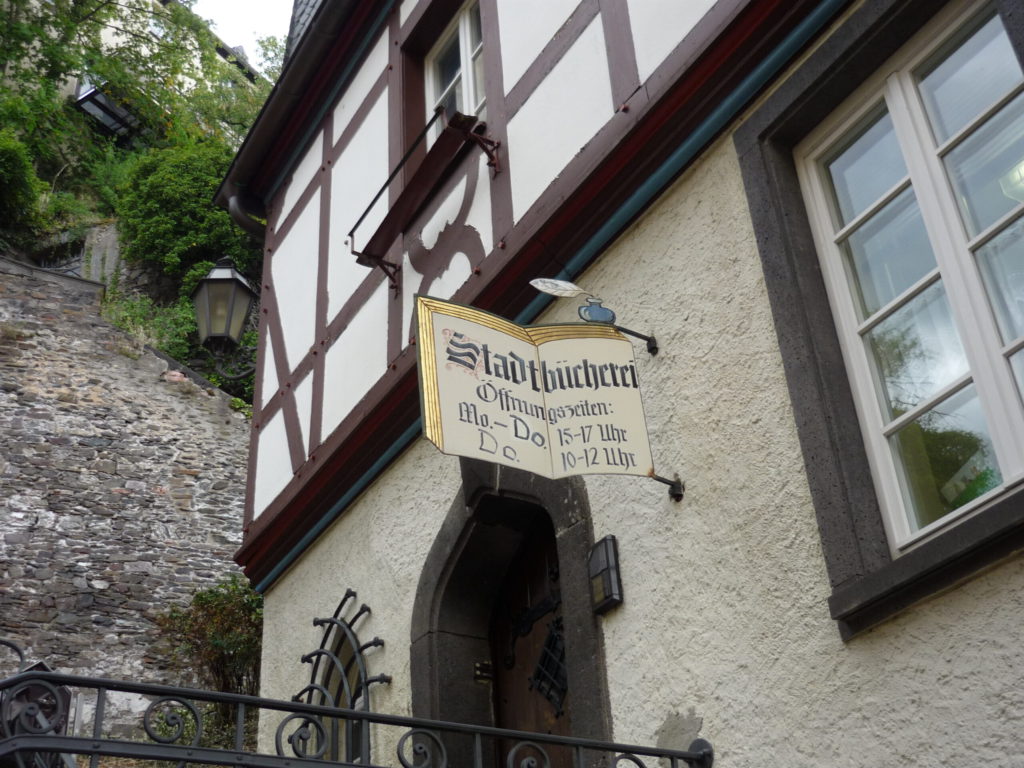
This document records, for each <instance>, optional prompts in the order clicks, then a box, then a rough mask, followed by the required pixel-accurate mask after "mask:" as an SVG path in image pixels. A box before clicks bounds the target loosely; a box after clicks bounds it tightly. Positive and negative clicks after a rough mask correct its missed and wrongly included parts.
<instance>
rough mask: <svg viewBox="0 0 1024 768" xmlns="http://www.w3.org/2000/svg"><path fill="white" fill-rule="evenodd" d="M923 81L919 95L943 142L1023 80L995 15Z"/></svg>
mask: <svg viewBox="0 0 1024 768" xmlns="http://www.w3.org/2000/svg"><path fill="white" fill-rule="evenodd" d="M930 66H931V69H930V71H927V72H926V73H925V74H924V76H923V77H922V79H921V85H920V88H921V95H922V97H923V98H924V104H925V108H926V109H927V110H928V117H929V118H930V119H931V123H932V128H933V130H934V131H935V136H936V139H937V140H938V142H939V143H940V144H941V143H943V142H944V141H946V139H948V138H949V137H950V136H952V135H953V134H954V133H956V132H957V131H959V130H960V129H961V128H963V127H964V126H965V125H967V123H969V122H970V121H971V120H972V119H973V118H975V117H977V116H978V115H979V114H981V113H982V112H983V111H984V110H985V109H987V108H988V107H990V106H992V105H993V104H995V103H996V102H997V101H998V100H999V99H1000V98H1001V97H1002V96H1004V95H1005V94H1007V93H1009V92H1010V89H1012V88H1013V87H1014V86H1015V85H1016V84H1017V83H1019V82H1020V81H1021V69H1020V64H1019V63H1018V62H1017V57H1016V56H1015V55H1014V53H1013V48H1012V47H1011V46H1010V41H1009V39H1008V38H1007V37H1006V31H1005V30H1004V29H1003V24H1002V22H1001V21H1000V20H999V17H998V16H995V17H993V18H991V19H989V21H988V22H987V23H986V24H985V25H984V26H982V27H981V28H980V29H979V30H978V31H977V32H975V33H974V34H973V35H971V37H970V38H968V39H967V40H966V41H965V42H964V43H963V44H962V45H960V47H959V48H957V49H956V50H955V51H953V53H952V54H950V55H949V56H948V57H945V58H944V59H942V60H940V61H939V62H938V63H937V64H933V65H930Z"/></svg>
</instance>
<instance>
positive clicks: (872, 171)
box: [218, 0, 1024, 766]
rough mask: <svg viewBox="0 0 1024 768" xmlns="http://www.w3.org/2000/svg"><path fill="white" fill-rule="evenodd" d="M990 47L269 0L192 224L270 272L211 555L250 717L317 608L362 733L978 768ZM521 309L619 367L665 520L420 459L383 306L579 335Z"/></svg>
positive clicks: (1016, 320)
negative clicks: (257, 254) (268, 21)
mask: <svg viewBox="0 0 1024 768" xmlns="http://www.w3.org/2000/svg"><path fill="white" fill-rule="evenodd" d="M1022 54H1024V13H1022V11H1021V7H1020V4H1019V2H1017V1H1016V0H990V1H989V2H975V1H973V0H948V1H947V0H854V1H852V2H851V1H850V0H469V2H464V0H402V1H401V2H398V1H397V0H391V1H390V2H385V1H382V0H329V1H328V2H309V1H306V0H299V1H298V2H296V4H295V13H294V17H293V28H292V39H291V41H290V49H289V58H288V60H287V62H286V66H285V68H284V71H283V74H282V76H281V78H280V80H279V82H278V83H277V85H276V87H275V89H274V92H273V94H272V96H271V98H270V100H269V102H268V103H267V104H266V106H265V107H264V109H263V112H262V114H261V115H260V118H259V120H258V122H257V123H256V125H255V127H254V128H253V129H252V131H251V132H250V134H249V136H248V138H247V140H246V142H245V144H244V145H243V147H242V149H241V151H240V152H239V154H238V156H237V157H236V159H235V161H234V164H233V166H232V167H231V170H230V172H229V174H228V176H227V178H226V179H225V181H224V183H223V185H222V186H221V189H220V192H219V196H218V200H219V202H220V203H221V204H222V205H224V206H226V207H229V208H230V210H231V211H232V212H233V215H234V216H235V218H236V220H237V221H239V222H240V223H241V224H242V225H243V226H246V227H247V228H250V229H252V230H254V231H260V232H262V233H263V234H264V243H265V254H264V264H265V268H264V275H263V280H262V285H261V286H260V293H261V312H262V315H261V317H260V348H259V359H258V376H259V379H258V385H257V388H256V395H255V403H254V406H255V414H254V417H253V429H252V438H251V456H250V468H249V480H248V491H247V510H246V517H245V534H244V542H243V545H242V547H241V549H240V550H239V552H238V554H237V560H238V561H239V563H240V564H241V565H242V566H244V568H245V570H246V573H247V574H248V576H249V578H250V579H251V580H252V582H253V583H254V584H255V585H256V587H257V588H258V589H259V590H260V591H261V592H263V593H264V596H265V600H266V606H265V621H266V625H265V641H264V669H263V674H264V688H265V690H266V693H267V695H272V696H275V697H281V698H284V697H287V696H288V695H290V694H292V693H295V692H296V691H297V690H299V689H300V688H301V687H302V685H303V684H304V683H305V680H304V679H303V678H302V675H303V673H302V671H301V670H299V669H297V666H298V665H297V663H296V662H295V651H296V650H305V649H306V648H307V647H310V646H315V645H316V638H317V637H318V632H319V629H318V628H316V627H314V626H313V625H312V623H311V619H312V618H313V617H315V616H321V617H322V616H329V615H331V613H332V611H334V609H335V606H336V605H337V604H338V602H339V600H341V598H342V597H343V596H344V595H345V594H346V591H347V590H349V589H351V590H353V591H354V592H355V593H356V594H357V596H358V597H357V598H355V599H352V600H350V602H349V604H348V605H349V608H351V609H352V610H353V611H354V610H355V609H356V606H357V605H362V604H365V606H368V610H363V611H361V612H360V614H359V616H358V619H354V618H351V617H352V614H349V618H350V620H351V626H352V627H355V628H356V629H357V630H358V632H357V633H356V634H358V636H359V637H360V638H362V639H363V640H366V639H369V638H371V637H377V638H380V639H381V640H382V641H383V644H382V645H375V646H373V647H369V648H367V649H366V650H365V653H364V652H363V651H360V650H359V645H360V644H359V643H357V642H355V641H353V640H352V639H351V638H349V639H348V640H346V641H345V642H346V643H348V645H344V644H342V645H344V648H342V646H339V647H338V648H337V649H336V650H337V653H338V656H339V658H342V657H344V658H349V659H352V658H355V656H356V655H358V656H359V658H360V660H361V661H360V663H363V662H365V664H366V667H367V670H368V672H369V676H370V677H371V678H372V677H373V676H378V677H379V676H380V675H386V676H387V677H388V678H389V681H388V682H386V684H385V681H384V678H379V683H380V684H376V685H373V686H371V687H369V688H368V689H367V690H366V691H363V692H362V694H361V695H363V696H365V697H369V698H370V700H372V705H373V708H374V709H375V710H377V711H383V712H392V713H397V714H412V715H415V716H422V717H432V718H439V719H443V720H450V721H459V722H470V723H477V724H481V723H482V724H493V725H498V726H502V727H510V728H516V729H521V730H535V731H542V732H553V733H563V734H572V735H576V736H583V737H591V738H603V739H612V738H614V739H615V740H617V741H622V742H627V743H654V742H656V743H658V744H660V745H664V746H671V747H678V748H685V747H686V746H687V745H688V744H689V743H690V740H692V739H693V738H694V737H695V736H696V735H698V733H699V734H700V735H701V736H704V737H706V738H708V739H710V740H711V741H712V742H713V743H714V745H715V749H716V753H717V757H716V762H717V764H719V765H723V766H741V765H753V764H755V763H759V762H760V761H762V760H763V761H764V762H770V763H778V764H787V765H808V766H811V765H813V766H826V765H827V766H861V765H868V764H875V763H879V764H881V763H888V762H898V763H899V764H905V765H921V766H934V765H953V764H959V763H961V762H963V761H965V760H968V759H970V760H973V761H978V762H986V763H991V764H993V765H1012V764H1015V762H1016V761H1018V760H1019V754H1020V748H1019V741H1018V739H1017V738H1016V734H1015V732H1014V731H1015V728H1014V723H1015V722H1016V720H1017V719H1018V716H1019V713H1020V711H1021V707H1022V704H1024V702H1022V693H1021V690H1022V688H1021V685H1020V680H1019V678H1018V675H1019V674H1020V673H1021V672H1022V670H1024V653H1022V651H1021V647H1022V639H1024V638H1022V630H1021V622H1020V614H1018V611H1019V610H1020V608H1021V605H1020V604H1021V595H1022V594H1024V562H1022V561H1021V559H1020V558H1019V557H1017V556H1016V553H1017V551H1018V550H1019V549H1020V547H1021V546H1022V543H1024V502H1022V499H1024V495H1022V491H1021V481H1022V479H1024V403H1022V398H1021V391H1022V389H1024V351H1022V348H1024V202H1022V201H1024V138H1022V137H1024V74H1022V68H1021V59H1022ZM264 222H265V225H264ZM538 277H553V278H557V279H561V280H569V281H573V282H575V283H577V284H578V285H580V286H581V287H582V288H584V289H585V290H586V291H588V292H590V293H591V294H593V295H595V296H599V297H601V299H603V301H604V303H605V304H606V305H607V306H609V307H612V308H614V310H615V311H616V313H617V315H618V320H617V322H618V323H620V324H621V325H622V326H625V327H627V328H629V329H631V330H634V331H637V332H639V333H641V334H644V335H653V336H654V337H656V339H657V346H658V351H657V353H656V354H652V353H650V352H648V350H647V349H646V348H645V345H644V344H643V343H642V342H640V341H637V343H636V354H635V365H636V369H637V371H638V374H639V380H640V383H641V386H642V389H643V395H644V407H645V411H646V418H647V427H648V431H649V437H650V446H651V453H652V456H653V461H654V465H655V470H656V472H657V473H658V474H659V475H661V476H663V477H666V478H675V476H677V475H678V477H679V478H680V480H681V481H682V482H683V483H684V484H685V495H684V497H683V499H682V501H676V500H674V499H673V498H672V497H671V496H670V495H669V494H667V493H666V486H665V485H663V484H660V483H658V482H656V481H654V480H652V479H647V478H639V477H626V476H620V475H602V474H593V475H586V476H579V477H572V478H566V479H561V480H549V479H544V478H542V477H539V476H537V475H534V474H530V473H528V472H524V471H521V470H516V469H514V468H510V467H507V466H498V465H497V464H493V463H488V462H485V461H478V460H469V459H459V458H456V457H453V456H447V455H444V454H442V453H440V452H439V451H438V450H436V449H435V448H434V446H432V445H431V444H430V443H428V442H427V441H425V440H424V439H422V437H421V433H422V424H421V421H420V398H419V392H418V383H417V381H418V380H417V369H416V359H417V350H416V344H415V334H416V316H415V312H414V307H415V303H414V298H415V297H416V296H417V294H422V295H428V296H432V297H436V298H439V299H448V300H451V301H453V302H457V303H460V304H464V305H470V306H473V307H476V308H479V309H483V310H487V311H489V312H491V313H494V314H496V315H500V316H503V317H505V318H508V319H510V320H513V321H515V322H517V323H520V324H530V323H548V322H573V321H578V317H577V314H576V313H577V302H575V301H573V300H570V299H552V298H551V297H550V296H545V295H543V294H540V293H538V292H537V291H536V290H534V288H532V287H531V286H530V284H529V281H530V280H531V279H533V278H538ZM609 535H613V536H615V537H616V541H617V555H618V563H617V565H618V570H619V572H620V574H621V583H622V594H621V598H622V599H621V604H619V605H617V606H615V607H612V608H610V609H609V608H608V604H607V603H603V604H600V605H598V604H596V603H595V599H594V596H593V595H592V591H591V586H592V585H591V575H592V574H591V572H590V571H589V570H588V568H589V567H590V566H592V565H593V563H594V559H595V557H596V552H605V550H604V549H598V550H595V547H596V546H597V545H598V544H599V543H600V542H602V541H603V540H604V539H605V537H606V536H609ZM598 611H601V612H598ZM346 626H349V624H346ZM354 636H355V635H353V637H354ZM332 642H333V641H332ZM345 648H347V649H348V650H345ZM353 649H355V650H353ZM307 677H308V675H307ZM364 677H365V675H364Z"/></svg>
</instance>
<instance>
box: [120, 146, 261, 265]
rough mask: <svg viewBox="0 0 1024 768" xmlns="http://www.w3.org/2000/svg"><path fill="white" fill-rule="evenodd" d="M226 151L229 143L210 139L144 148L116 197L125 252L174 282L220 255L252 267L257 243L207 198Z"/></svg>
mask: <svg viewBox="0 0 1024 768" xmlns="http://www.w3.org/2000/svg"><path fill="white" fill-rule="evenodd" d="M231 157H232V150H231V148H230V147H228V146H227V145H226V144H223V143H221V142H219V141H217V140H215V139H209V140H205V141H201V142H196V143H183V144H179V145H177V146H173V147H166V148H163V149H151V150H149V151H148V152H147V153H146V154H145V155H144V156H143V157H142V158H141V159H140V160H139V161H138V162H137V163H136V164H135V166H134V167H133V168H132V169H131V171H130V172H129V174H128V177H127V184H126V187H125V189H124V190H123V191H122V193H121V195H120V198H119V200H118V202H117V213H118V218H119V221H120V232H121V238H122V244H123V255H124V257H125V258H126V259H128V260H129V261H134V262H136V263H141V264H145V265H148V266H151V267H153V268H155V269H157V270H159V271H160V272H162V273H163V274H165V275H168V276H171V277H173V278H174V279H175V283H176V284H177V283H180V280H181V278H182V277H184V275H185V274H186V273H187V272H188V271H189V270H190V269H191V268H192V267H193V266H195V265H196V264H198V263H200V262H214V261H216V260H217V259H218V258H220V257H222V256H230V257H231V258H232V259H233V260H234V261H235V264H236V265H237V266H238V267H239V269H240V270H241V271H243V272H244V271H247V270H249V269H251V268H252V266H253V265H254V263H255V262H256V260H257V259H258V256H259V252H258V247H257V246H256V244H255V243H254V242H253V241H252V238H251V237H250V236H249V235H247V234H246V233H245V232H243V231H242V230H241V229H239V228H238V227H236V226H235V224H234V223H233V222H232V221H231V218H230V216H228V214H227V212H226V211H224V210H223V209H221V208H217V207H215V206H214V205H213V204H212V200H213V196H214V193H215V192H216V190H217V187H218V185H219V184H220V181H221V179H222V178H223V176H224V173H225V172H226V171H227V168H228V165H229V164H230V162H231ZM193 284H194V283H193Z"/></svg>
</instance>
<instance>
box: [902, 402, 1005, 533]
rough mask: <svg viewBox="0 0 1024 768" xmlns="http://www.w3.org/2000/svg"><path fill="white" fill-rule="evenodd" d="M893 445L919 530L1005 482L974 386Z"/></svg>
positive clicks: (921, 420)
mask: <svg viewBox="0 0 1024 768" xmlns="http://www.w3.org/2000/svg"><path fill="white" fill-rule="evenodd" d="M891 444H892V449H893V453H894V454H895V456H896V458H897V460H898V463H899V465H900V467H901V469H902V473H901V475H902V480H903V492H904V496H905V497H906V501H907V506H908V508H909V509H910V510H911V514H910V521H909V522H910V525H911V529H912V530H914V531H917V530H920V529H921V528H923V527H925V526H926V525H928V524H929V523H933V522H935V521H936V520H938V519H940V518H942V517H944V516H946V515H948V514H949V513H950V512H953V511H954V510H956V509H958V508H960V507H962V506H963V505H964V504H967V503H968V502H970V501H972V500H974V499H976V498H978V497H979V496H981V495H983V494H985V493H987V492H988V491H990V490H992V489H993V488H997V487H998V486H999V485H1000V484H1001V483H1002V482H1003V478H1002V474H1001V473H1000V471H999V466H998V464H997V463H996V459H995V453H994V451H993V449H992V443H991V441H990V439H989V434H988V427H987V426H986V424H985V417H984V415H983V414H982V412H981V404H980V402H979V401H978V397H977V395H976V394H975V392H974V386H973V385H972V386H969V387H965V388H964V389H962V390H961V391H959V392H957V393H956V394H955V395H953V396H952V397H949V398H947V399H946V400H944V401H942V402H941V403H939V405H937V406H936V407H935V408H933V409H932V410H930V411H927V412H926V413H924V414H922V415H921V416H920V417H919V418H917V419H915V420H914V421H913V422H911V423H910V424H908V425H907V426H906V427H904V428H903V429H901V430H900V431H899V432H897V433H896V434H895V435H893V437H892V438H891Z"/></svg>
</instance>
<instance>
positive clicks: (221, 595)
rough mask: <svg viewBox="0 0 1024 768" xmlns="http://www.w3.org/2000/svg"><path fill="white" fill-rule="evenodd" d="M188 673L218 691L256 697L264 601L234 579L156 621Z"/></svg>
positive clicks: (224, 582)
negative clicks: (172, 644)
mask: <svg viewBox="0 0 1024 768" xmlns="http://www.w3.org/2000/svg"><path fill="white" fill-rule="evenodd" d="M157 624H158V625H159V626H160V629H161V630H162V631H163V633H164V635H165V636H166V637H167V638H168V639H169V640H170V641H171V642H172V643H174V648H173V651H172V655H173V657H174V658H175V660H176V663H177V664H178V665H179V667H180V668H182V669H183V670H187V671H189V672H192V673H194V674H195V675H196V676H197V677H198V678H199V680H200V681H201V682H202V684H203V685H206V686H208V687H210V688H212V689H214V690H217V691H226V692H229V693H243V694H248V695H251V696H255V695H257V694H258V693H259V687H260V649H261V640H262V634H263V597H262V596H261V595H259V594H258V593H256V592H255V591H254V590H253V589H252V587H250V586H249V584H248V582H246V581H245V580H244V579H242V577H240V576H237V575H233V576H231V577H229V578H228V579H226V580H224V581H222V582H220V583H219V584H217V585H215V586H213V587H209V588H208V589H202V590H200V591H198V592H196V593H195V595H193V597H192V603H191V604H190V605H189V606H188V607H187V608H177V607H175V608H171V610H170V611H168V612H167V613H166V614H164V615H163V616H162V617H160V618H159V619H158V620H157Z"/></svg>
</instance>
